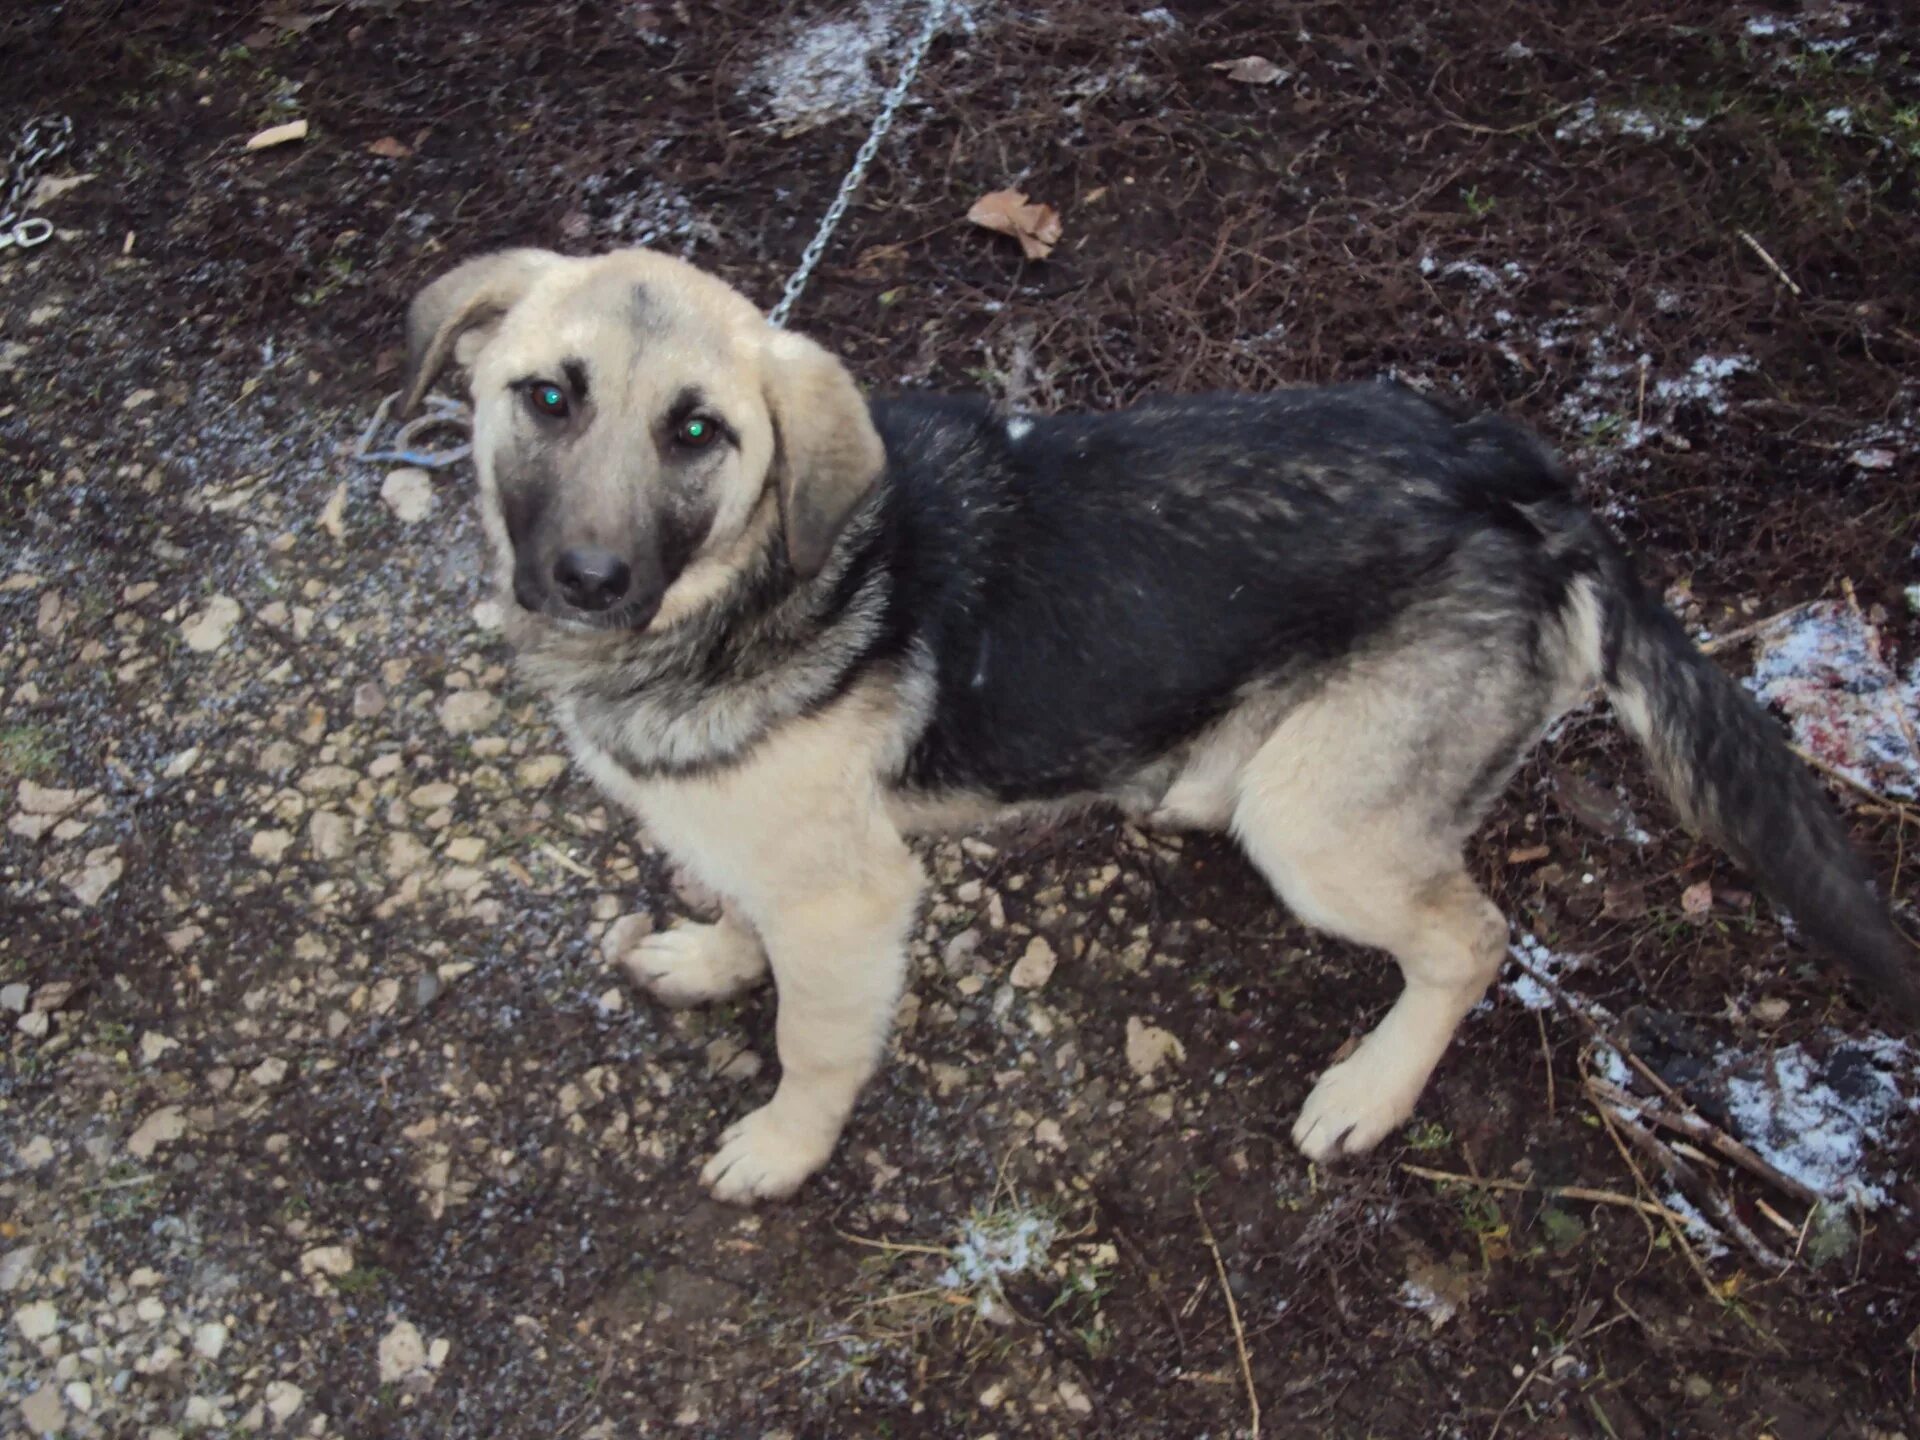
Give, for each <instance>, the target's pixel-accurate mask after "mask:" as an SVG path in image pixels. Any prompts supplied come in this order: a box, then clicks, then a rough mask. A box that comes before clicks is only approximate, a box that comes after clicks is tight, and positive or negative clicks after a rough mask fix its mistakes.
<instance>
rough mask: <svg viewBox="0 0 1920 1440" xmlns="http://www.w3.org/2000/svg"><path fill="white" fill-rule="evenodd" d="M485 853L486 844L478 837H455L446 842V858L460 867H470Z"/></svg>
mask: <svg viewBox="0 0 1920 1440" xmlns="http://www.w3.org/2000/svg"><path fill="white" fill-rule="evenodd" d="M486 853H487V842H486V841H484V840H482V839H481V838H480V837H479V836H478V835H456V836H455V837H454V838H453V839H451V840H449V841H448V842H447V858H448V859H449V860H452V861H454V862H456V863H457V864H461V865H472V864H475V863H477V862H478V861H479V859H480V857H481V856H482V855H485V854H486Z"/></svg>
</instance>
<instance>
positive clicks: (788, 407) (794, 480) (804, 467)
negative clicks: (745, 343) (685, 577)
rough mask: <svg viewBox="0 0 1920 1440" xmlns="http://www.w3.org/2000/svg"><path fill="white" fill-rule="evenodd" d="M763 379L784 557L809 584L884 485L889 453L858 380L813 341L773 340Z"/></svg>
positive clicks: (782, 337) (782, 336) (786, 337)
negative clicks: (857, 512) (836, 542)
mask: <svg viewBox="0 0 1920 1440" xmlns="http://www.w3.org/2000/svg"><path fill="white" fill-rule="evenodd" d="M765 373H766V381H765V383H766V390H767V408H768V410H769V411H771V413H772V415H773V429H774V442H775V446H776V455H775V458H774V465H775V467H776V470H777V477H776V478H777V483H778V487H779V491H778V493H779V497H780V519H781V523H782V524H783V525H784V526H785V527H786V535H787V558H788V559H789V560H790V561H792V563H793V571H794V573H795V574H796V575H798V576H799V577H800V578H801V579H803V580H807V579H811V578H812V577H813V576H815V575H817V574H819V573H820V568H821V566H823V565H825V564H826V563H827V556H828V555H829V554H830V553H831V552H832V550H833V542H834V540H835V539H837V538H838V536H839V534H840V531H841V528H842V527H843V526H845V525H846V523H847V520H848V518H849V517H850V516H852V514H853V512H854V508H855V507H856V506H858V505H859V503H860V502H861V501H862V500H864V499H865V498H866V497H867V493H868V492H869V491H871V490H872V489H873V487H874V484H875V483H876V482H877V481H878V480H879V479H880V472H881V471H882V470H884V469H885V468H886V463H887V454H886V450H885V448H884V447H883V446H882V445H881V443H880V434H879V432H878V431H877V430H875V429H874V428H873V417H872V416H871V415H870V414H869V413H868V411H867V401H866V397H865V396H863V395H862V394H861V393H860V388H859V387H858V386H857V385H855V384H854V383H853V376H851V375H850V374H848V373H847V367H846V366H844V365H842V364H841V363H840V362H839V361H838V360H836V359H835V358H834V357H833V356H832V355H830V354H829V353H827V351H826V350H824V349H822V348H821V347H820V346H819V345H816V344H815V343H814V342H813V341H811V340H809V339H807V338H806V337H805V336H801V335H794V334H792V333H781V334H777V335H775V336H773V337H772V338H771V339H770V340H769V341H768V342H767V351H766V370H765Z"/></svg>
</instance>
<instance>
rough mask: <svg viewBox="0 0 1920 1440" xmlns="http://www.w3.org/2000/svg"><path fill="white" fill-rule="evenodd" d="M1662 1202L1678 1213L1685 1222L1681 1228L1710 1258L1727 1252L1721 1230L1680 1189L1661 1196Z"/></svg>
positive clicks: (1713, 1258) (1714, 1258)
mask: <svg viewBox="0 0 1920 1440" xmlns="http://www.w3.org/2000/svg"><path fill="white" fill-rule="evenodd" d="M1660 1203H1661V1204H1662V1205H1664V1206H1666V1207H1667V1208H1668V1209H1669V1210H1672V1211H1674V1212H1675V1213H1677V1214H1678V1215H1679V1216H1680V1217H1681V1219H1682V1220H1683V1221H1684V1222H1685V1223H1683V1224H1682V1225H1681V1227H1680V1228H1681V1229H1683V1230H1685V1231H1686V1232H1687V1238H1688V1239H1689V1240H1690V1241H1692V1242H1693V1247H1694V1249H1696V1250H1698V1251H1699V1252H1700V1253H1701V1254H1702V1255H1704V1256H1705V1257H1706V1258H1707V1259H1709V1260H1717V1259H1718V1258H1719V1257H1720V1256H1722V1255H1724V1254H1726V1253H1727V1246H1726V1242H1725V1241H1724V1240H1722V1239H1721V1238H1720V1232H1719V1230H1717V1229H1715V1228H1714V1225H1713V1222H1712V1221H1710V1220H1708V1219H1707V1217H1706V1216H1704V1215H1702V1214H1701V1213H1700V1211H1699V1210H1698V1209H1697V1208H1696V1207H1695V1206H1694V1203H1693V1202H1692V1201H1691V1200H1689V1199H1687V1197H1686V1196H1684V1195H1682V1194H1681V1193H1680V1192H1679V1191H1678V1190H1669V1191H1668V1192H1667V1193H1666V1194H1664V1195H1662V1196H1661V1197H1660Z"/></svg>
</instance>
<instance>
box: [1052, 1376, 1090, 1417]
mask: <svg viewBox="0 0 1920 1440" xmlns="http://www.w3.org/2000/svg"><path fill="white" fill-rule="evenodd" d="M1053 1389H1054V1393H1055V1394H1056V1395H1058V1396H1059V1397H1060V1403H1061V1404H1062V1405H1064V1406H1066V1407H1067V1409H1068V1410H1069V1411H1071V1412H1072V1413H1073V1414H1075V1415H1091V1414H1092V1413H1093V1401H1092V1400H1090V1399H1088V1398H1087V1392H1086V1391H1085V1390H1082V1389H1081V1388H1080V1387H1079V1386H1078V1385H1076V1384H1074V1383H1073V1381H1071V1380H1062V1381H1061V1382H1060V1383H1059V1384H1057V1385H1055V1386H1054V1387H1053Z"/></svg>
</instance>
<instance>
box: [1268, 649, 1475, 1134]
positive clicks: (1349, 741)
mask: <svg viewBox="0 0 1920 1440" xmlns="http://www.w3.org/2000/svg"><path fill="white" fill-rule="evenodd" d="M1414 693H1416V694H1417V693H1418V692H1414ZM1420 703H1422V702H1420V701H1416V700H1413V699H1410V698H1409V696H1408V693H1407V692H1405V691H1403V690H1400V689H1399V687H1397V686H1381V685H1379V684H1377V683H1376V684H1370V685H1366V686H1361V685H1358V684H1355V685H1350V686H1345V687H1335V688H1333V689H1331V690H1330V691H1329V692H1328V693H1327V694H1324V695H1322V696H1320V697H1317V698H1316V699H1314V700H1312V701H1309V702H1308V703H1307V704H1306V705H1304V706H1302V707H1301V708H1300V709H1299V710H1296V711H1295V712H1293V713H1292V714H1291V715H1289V716H1288V717H1287V719H1286V721H1285V722H1283V723H1282V724H1281V726H1280V727H1279V729H1278V730H1277V731H1276V732H1275V733H1274V735H1273V737H1272V738H1271V739H1270V740H1269V741H1268V742H1267V744H1266V745H1265V746H1263V747H1262V748H1261V750H1260V752H1259V753H1258V754H1257V755H1255V756H1254V758H1253V760H1252V761H1250V762H1249V764H1248V766H1247V768H1246V770H1245V772H1243V775H1242V777H1241V785H1240V794H1239V798H1238V801H1237V803H1236V805H1235V809H1234V816H1233V830H1234V833H1235V834H1236V836H1237V837H1238V838H1239V840H1240V843H1241V844H1242V845H1243V846H1244V847H1245V849H1246V851H1247V853H1248V855H1249V856H1250V857H1251V858H1252V859H1253V862H1254V864H1255V865H1257V866H1258V867H1259V868H1260V870H1261V871H1262V873H1264V874H1265V875H1266V877H1267V879H1268V880H1269V881H1270V882H1271V883H1272V884H1273V886H1274V888H1275V889H1276V890H1277V891H1279V893H1280V897H1281V898H1282V899H1283V900H1284V901H1285V902H1286V904H1287V906H1288V907H1289V908H1290V909H1291V910H1292V911H1293V912H1294V913H1295V914H1296V915H1298V916H1299V917H1300V918H1301V919H1302V920H1304V921H1305V922H1306V923H1307V924H1309V925H1312V926H1314V927H1316V928H1318V929H1321V930H1325V931H1328V932H1329V933H1331V934H1334V935H1337V936H1340V937H1341V938H1343V939H1347V940H1351V941H1354V942H1355V943H1357V944H1361V945H1371V946H1375V947H1377V948H1379V949H1382V950H1386V951H1389V952H1390V953H1391V954H1392V955H1393V957H1394V959H1395V960H1396V961H1398V962H1399V965H1400V970H1401V974H1402V976H1403V977H1404V979H1405V982H1406V985H1405V989H1404V990H1402V992H1401V994H1400V997H1399V999H1398V1000H1396V1001H1395V1002H1394V1005H1393V1008H1392V1009H1391V1010H1389V1011H1388V1012H1387V1015H1386V1018H1385V1019H1383V1020H1382V1021H1381V1022H1380V1024H1379V1025H1378V1026H1377V1027H1375V1029H1374V1030H1373V1031H1372V1033H1370V1034H1369V1035H1367V1036H1366V1038H1365V1039H1363V1040H1362V1041H1361V1042H1360V1046H1359V1048H1358V1049H1356V1050H1355V1051H1354V1052H1353V1054H1352V1055H1350V1056H1348V1057H1347V1058H1346V1059H1345V1060H1342V1061H1340V1062H1339V1063H1337V1064H1335V1065H1333V1066H1332V1067H1331V1068H1329V1069H1328V1070H1327V1071H1326V1073H1325V1074H1323V1075H1322V1076H1321V1077H1320V1080H1319V1083H1318V1084H1316V1085H1315V1086H1314V1089H1313V1093H1312V1094H1311V1095H1309V1096H1308V1098H1307V1102H1306V1104H1305V1106H1304V1107H1303V1108H1302V1109H1301V1112H1300V1117H1299V1120H1298V1121H1297V1122H1296V1123H1295V1125H1294V1128H1293V1138H1294V1143H1295V1144H1297V1145H1298V1146H1299V1147H1300V1148H1301V1150H1303V1151H1304V1152H1305V1153H1306V1154H1307V1155H1309V1156H1310V1157H1312V1158H1314V1159H1324V1158H1326V1157H1329V1156H1332V1155H1337V1154H1341V1153H1355V1152H1358V1151H1362V1150H1366V1149H1368V1148H1370V1147H1372V1146H1373V1145H1376V1144H1378V1143H1379V1142H1380V1140H1381V1139H1383V1138H1384V1137H1385V1136H1386V1135H1387V1134H1388V1132H1390V1131H1391V1130H1393V1129H1394V1127H1395V1126H1397V1125H1399V1124H1401V1123H1402V1122H1403V1121H1405V1120H1406V1119H1407V1118H1408V1117H1409V1116H1410V1115H1411V1114H1412V1113H1413V1107H1414V1102H1415V1101H1416V1100H1417V1099H1419V1096H1420V1092H1421V1091H1422V1090H1423V1089H1424V1088H1425V1086H1426V1083H1427V1077H1428V1076H1429V1075H1430V1074H1432V1072H1433V1068H1434V1065H1435V1064H1436V1063H1437V1062H1438V1061H1439V1059H1440V1056H1441V1054H1442V1053H1443V1052H1444V1051H1445V1050H1446V1048H1447V1044H1448V1042H1449V1041H1450V1040H1451V1039H1452V1037H1453V1032H1454V1029H1455V1027H1457V1026H1458V1025H1459V1023H1460V1021H1461V1019H1462V1018H1463V1017H1464V1016H1465V1015H1466V1013H1467V1012H1468V1011H1469V1010H1471V1009H1472V1008H1473V1007H1474V1005H1476V1004H1477V1003H1479V1000H1480V998H1481V996H1482V995H1484V994H1485V993H1486V989H1487V986H1488V985H1489V984H1490V983H1491V982H1492V980H1493V978H1494V976H1495V974H1496V973H1497V972H1498V970H1499V968H1500V964H1501V961H1502V959H1503V958H1504V956H1505V954H1506V945H1507V926H1506V922H1505V921H1504V920H1503V919H1502V918H1501V915H1500V912H1499V911H1498V910H1497V909H1495V908H1494V905H1493V903H1492V902H1491V901H1489V900H1488V899H1487V898H1486V896H1484V895H1483V894H1481V893H1480V891H1479V889H1478V888H1477V887H1476V886H1475V885H1474V883H1473V881H1472V880H1471V879H1470V878H1469V877H1468V875H1467V874H1466V871H1465V870H1464V868H1463V867H1462V864H1461V859H1460V845H1461V840H1462V836H1463V832H1464V828H1465V825H1470V824H1471V819H1472V818H1473V817H1471V816H1469V817H1466V818H1465V820H1464V823H1463V818H1462V815H1461V809H1460V803H1459V800H1458V797H1459V796H1460V794H1461V793H1462V791H1461V786H1460V784H1459V778H1460V776H1461V775H1462V773H1463V771H1467V770H1470V769H1471V765H1470V763H1463V762H1467V760H1468V757H1467V756H1466V755H1465V754H1463V753H1453V754H1449V753H1448V751H1449V749H1450V748H1451V747H1449V746H1448V745H1447V744H1446V743H1445V742H1441V743H1440V744H1439V745H1438V746H1437V747H1436V746H1434V745H1432V744H1429V743H1425V742H1426V741H1427V739H1428V738H1429V737H1427V736H1424V735H1420V734H1418V733H1417V732H1419V731H1424V730H1425V729H1426V726H1425V724H1424V723H1423V722H1421V721H1420V719H1419V717H1418V716H1416V715H1414V713H1413V711H1412V710H1411V708H1410V707H1412V706H1413V705H1415V704H1420ZM1437 713H1440V714H1447V713H1448V712H1447V710H1446V707H1445V706H1444V705H1443V706H1441V707H1439V709H1438V711H1437ZM1449 718H1450V719H1452V718H1460V719H1461V720H1462V721H1463V723H1464V725H1465V726H1467V727H1471V726H1472V722H1473V717H1472V716H1471V715H1468V716H1464V717H1451V716H1450V717H1449ZM1454 733H1455V734H1458V733H1459V732H1458V731H1455V732H1454ZM1481 733H1482V734H1483V735H1484V734H1485V733H1486V732H1485V731H1482V732H1481ZM1496 768H1497V767H1496Z"/></svg>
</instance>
